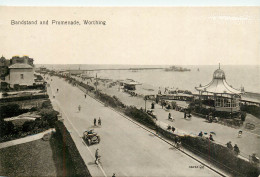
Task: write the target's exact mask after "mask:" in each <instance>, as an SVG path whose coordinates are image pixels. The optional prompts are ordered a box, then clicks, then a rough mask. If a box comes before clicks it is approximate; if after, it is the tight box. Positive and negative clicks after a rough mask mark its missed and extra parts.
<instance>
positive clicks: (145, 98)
mask: <svg viewBox="0 0 260 177" xmlns="http://www.w3.org/2000/svg"><path fill="white" fill-rule="evenodd" d="M146 100H147V97H146V96H144V103H145V105H144V110H145V112H146Z"/></svg>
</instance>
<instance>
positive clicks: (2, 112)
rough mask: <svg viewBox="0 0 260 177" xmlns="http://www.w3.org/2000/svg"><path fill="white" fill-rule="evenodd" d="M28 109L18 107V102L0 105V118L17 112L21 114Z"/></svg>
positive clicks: (14, 114) (15, 114)
mask: <svg viewBox="0 0 260 177" xmlns="http://www.w3.org/2000/svg"><path fill="white" fill-rule="evenodd" d="M28 111H29V110H28V109H20V106H19V105H18V104H14V103H12V104H7V105H1V106H0V119H3V118H6V117H13V116H17V115H19V114H23V113H25V112H28Z"/></svg>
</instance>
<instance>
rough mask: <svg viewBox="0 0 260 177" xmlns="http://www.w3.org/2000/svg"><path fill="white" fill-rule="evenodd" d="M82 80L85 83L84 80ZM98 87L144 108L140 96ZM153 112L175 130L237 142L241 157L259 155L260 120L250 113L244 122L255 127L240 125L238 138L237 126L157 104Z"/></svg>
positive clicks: (217, 141)
mask: <svg viewBox="0 0 260 177" xmlns="http://www.w3.org/2000/svg"><path fill="white" fill-rule="evenodd" d="M78 80H80V79H78ZM80 81H81V80H80ZM83 82H85V83H87V82H86V81H83ZM90 84H92V83H90ZM98 89H100V90H102V92H104V93H106V94H108V95H111V96H113V95H115V96H116V97H118V98H119V100H121V101H122V102H123V103H124V104H126V105H129V106H131V105H133V106H135V107H137V108H141V107H142V108H143V109H144V108H145V101H144V99H143V98H142V97H132V96H130V94H128V93H125V92H123V91H120V90H118V87H117V86H115V87H112V88H107V87H106V85H103V84H99V87H98ZM177 102H180V101H177ZM183 103H185V102H183ZM183 103H182V104H183ZM178 104H179V103H178ZM146 107H147V109H150V108H151V101H146ZM154 113H155V114H156V115H157V118H158V120H159V121H161V122H164V123H165V124H168V125H171V126H173V127H175V128H176V131H177V130H178V129H179V130H181V131H184V132H186V133H187V134H191V135H195V136H196V135H198V134H199V132H200V131H202V132H207V133H208V135H209V133H210V132H214V133H215V135H213V138H214V140H215V142H216V143H218V144H222V145H223V146H225V145H226V143H227V142H229V141H231V142H232V145H235V144H237V145H238V147H239V149H240V151H241V156H242V157H243V158H246V159H248V157H249V155H252V153H256V154H257V156H260V149H259V146H260V141H259V139H260V120H259V119H257V118H255V117H254V116H252V115H250V114H248V115H247V118H246V122H248V121H250V122H254V124H255V125H256V129H255V130H253V131H248V130H246V129H245V128H244V127H241V129H242V130H243V135H242V137H240V138H239V137H238V131H239V130H241V129H239V128H233V127H228V126H225V125H221V124H218V123H208V122H207V121H206V120H205V119H204V118H200V117H196V116H193V117H192V119H190V120H189V119H184V114H183V113H182V112H179V111H175V110H165V109H162V107H161V106H160V105H158V104H155V109H154ZM169 113H171V115H172V117H173V118H174V119H175V120H174V121H173V122H172V121H169V120H168V119H167V118H168V114H169ZM208 135H207V136H208ZM207 136H206V137H207Z"/></svg>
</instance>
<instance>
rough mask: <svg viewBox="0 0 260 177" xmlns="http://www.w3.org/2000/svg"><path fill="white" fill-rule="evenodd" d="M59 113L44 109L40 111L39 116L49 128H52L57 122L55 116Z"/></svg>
mask: <svg viewBox="0 0 260 177" xmlns="http://www.w3.org/2000/svg"><path fill="white" fill-rule="evenodd" d="M58 114H59V112H57V111H55V110H53V109H47V108H44V109H42V110H41V111H40V115H41V116H42V119H43V120H46V121H47V122H48V124H49V126H50V127H54V125H55V122H56V121H57V120H58V117H57V115H58Z"/></svg>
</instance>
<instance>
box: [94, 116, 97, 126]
mask: <svg viewBox="0 0 260 177" xmlns="http://www.w3.org/2000/svg"><path fill="white" fill-rule="evenodd" d="M96 123H97V119H96V118H94V126H96Z"/></svg>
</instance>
